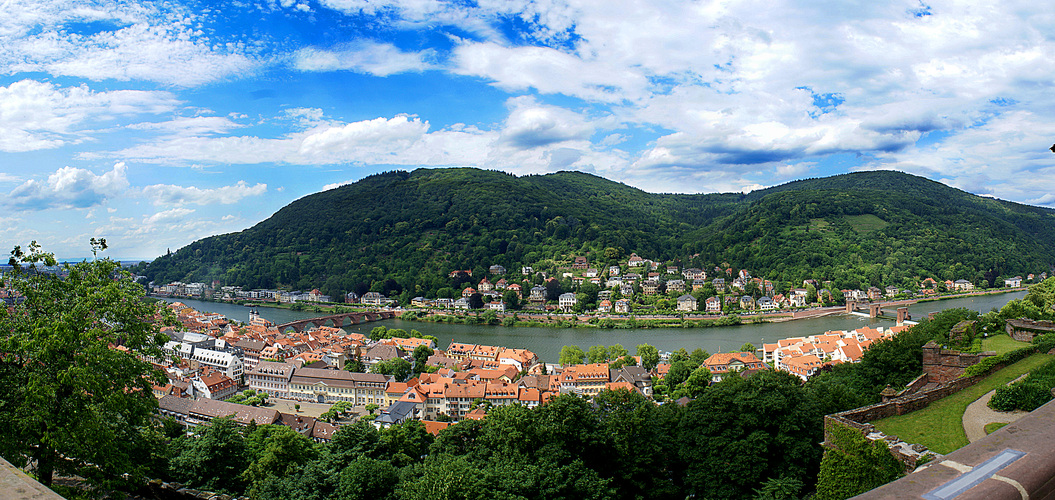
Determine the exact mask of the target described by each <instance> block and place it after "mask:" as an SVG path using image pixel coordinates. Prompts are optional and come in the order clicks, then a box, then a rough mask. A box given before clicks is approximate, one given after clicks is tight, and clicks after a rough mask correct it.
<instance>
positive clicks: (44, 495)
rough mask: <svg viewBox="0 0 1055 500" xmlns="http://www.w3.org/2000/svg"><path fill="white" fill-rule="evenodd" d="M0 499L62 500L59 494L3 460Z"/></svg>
mask: <svg viewBox="0 0 1055 500" xmlns="http://www.w3.org/2000/svg"><path fill="white" fill-rule="evenodd" d="M0 498H3V499H4V500H29V499H33V500H62V497H61V496H59V494H57V493H55V492H54V491H51V490H50V489H48V487H47V486H44V485H43V484H40V483H38V482H36V481H35V480H34V479H33V478H31V477H29V475H27V474H26V473H25V472H22V470H20V469H19V468H18V467H15V466H14V465H11V463H9V462H8V461H7V460H4V459H3V458H0Z"/></svg>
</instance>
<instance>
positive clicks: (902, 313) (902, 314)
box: [897, 307, 912, 325]
mask: <svg viewBox="0 0 1055 500" xmlns="http://www.w3.org/2000/svg"><path fill="white" fill-rule="evenodd" d="M907 319H912V316H910V315H909V313H908V308H907V307H899V308H897V324H898V325H903V324H905V320H907Z"/></svg>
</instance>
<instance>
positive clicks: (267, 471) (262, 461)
mask: <svg viewBox="0 0 1055 500" xmlns="http://www.w3.org/2000/svg"><path fill="white" fill-rule="evenodd" d="M316 455H317V453H316V451H315V446H314V443H313V442H312V440H311V439H310V438H308V437H307V436H305V435H303V434H301V433H299V432H297V431H295V430H293V428H292V427H287V426H284V425H261V426H259V427H257V428H256V430H254V431H253V432H252V433H250V434H249V436H248V437H247V438H246V456H247V457H248V458H249V459H250V462H249V465H248V467H247V468H246V469H245V471H244V472H243V473H242V477H243V478H245V480H246V481H247V482H248V483H249V494H250V496H252V497H256V496H258V492H259V491H260V489H261V487H262V486H263V485H264V483H265V482H267V481H272V480H276V479H283V478H285V477H288V476H291V475H293V474H295V473H296V472H297V471H298V470H299V469H300V467H302V466H303V465H304V464H306V463H308V462H309V461H311V460H313V459H315V458H316Z"/></svg>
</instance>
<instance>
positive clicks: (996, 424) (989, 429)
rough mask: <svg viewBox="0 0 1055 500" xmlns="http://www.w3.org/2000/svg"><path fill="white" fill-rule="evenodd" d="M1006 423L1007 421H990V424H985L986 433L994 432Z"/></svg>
mask: <svg viewBox="0 0 1055 500" xmlns="http://www.w3.org/2000/svg"><path fill="white" fill-rule="evenodd" d="M1006 425H1007V422H989V423H988V424H985V433H986V435H989V434H992V433H994V432H996V431H998V430H1000V429H1001V428H1002V427H1004V426H1006Z"/></svg>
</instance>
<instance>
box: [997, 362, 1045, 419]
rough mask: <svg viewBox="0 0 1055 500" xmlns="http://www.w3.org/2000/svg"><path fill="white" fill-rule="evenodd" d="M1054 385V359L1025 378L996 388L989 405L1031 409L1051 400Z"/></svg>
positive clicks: (1006, 409) (1004, 409)
mask: <svg viewBox="0 0 1055 500" xmlns="http://www.w3.org/2000/svg"><path fill="white" fill-rule="evenodd" d="M1053 386H1055V361H1050V362H1048V363H1047V364H1045V365H1044V366H1041V367H1040V368H1037V369H1036V370H1033V372H1032V373H1030V374H1029V376H1027V377H1026V378H1024V379H1022V380H1021V381H1019V382H1015V383H1014V384H1011V385H1009V386H1004V387H1001V388H999V389H997V390H996V394H993V398H992V399H990V400H989V407H991V408H993V409H994V410H999V411H1013V410H1025V411H1033V410H1036V409H1037V408H1040V407H1041V406H1043V405H1044V403H1047V402H1048V401H1051V388H1052V387H1053Z"/></svg>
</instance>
